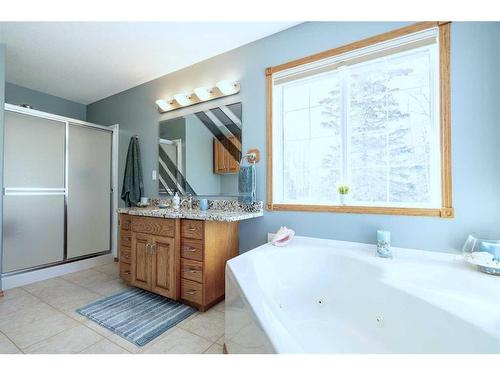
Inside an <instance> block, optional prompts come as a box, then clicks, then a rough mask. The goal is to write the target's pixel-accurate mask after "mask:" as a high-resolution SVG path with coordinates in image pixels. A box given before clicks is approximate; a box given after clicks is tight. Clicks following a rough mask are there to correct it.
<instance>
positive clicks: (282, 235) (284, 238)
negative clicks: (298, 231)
mask: <svg viewBox="0 0 500 375" xmlns="http://www.w3.org/2000/svg"><path fill="white" fill-rule="evenodd" d="M293 236H295V231H293V230H292V229H288V228H287V227H281V228H280V229H279V230H278V231H277V232H276V234H275V235H274V237H273V239H272V241H271V243H272V244H273V245H274V246H285V245H286V244H287V243H289V242H290V241H291V240H292V238H293Z"/></svg>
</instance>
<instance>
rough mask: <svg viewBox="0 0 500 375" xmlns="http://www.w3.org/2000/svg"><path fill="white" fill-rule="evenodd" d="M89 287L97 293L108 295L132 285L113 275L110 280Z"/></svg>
mask: <svg viewBox="0 0 500 375" xmlns="http://www.w3.org/2000/svg"><path fill="white" fill-rule="evenodd" d="M88 288H89V289H90V290H92V291H93V292H95V293H99V294H100V295H101V296H105V297H108V296H110V295H112V294H115V293H119V292H122V291H124V290H125V289H128V288H130V286H129V285H127V284H125V283H124V282H123V281H122V280H120V279H116V278H114V277H112V278H111V279H110V280H107V281H104V282H101V283H96V284H95V285H90V286H88Z"/></svg>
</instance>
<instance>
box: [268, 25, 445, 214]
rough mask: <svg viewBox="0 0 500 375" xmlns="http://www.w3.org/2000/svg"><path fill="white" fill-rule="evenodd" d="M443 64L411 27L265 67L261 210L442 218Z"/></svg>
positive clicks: (438, 29)
mask: <svg viewBox="0 0 500 375" xmlns="http://www.w3.org/2000/svg"><path fill="white" fill-rule="evenodd" d="M356 47H358V48H356ZM447 51H448V53H443V52H447ZM448 66H449V24H448V23H446V24H442V25H440V24H438V23H419V24H415V25H413V26H410V27H407V28H403V29H400V30H396V31H393V32H390V33H387V34H383V35H380V36H377V37H374V38H370V39H368V40H365V41H361V42H357V43H354V44H353V45H349V46H345V47H340V48H339V49H335V50H331V51H327V52H325V53H322V54H319V55H318V56H312V57H309V58H305V59H302V60H298V61H295V62H291V63H288V64H283V65H282V66H278V67H273V68H269V69H268V70H267V75H268V122H269V124H268V130H269V137H270V139H269V141H268V146H269V147H268V148H269V157H268V168H269V171H268V183H269V186H268V200H269V202H268V208H269V209H277V210H279V209H285V210H286V209H289V210H319V211H320V210H325V211H343V212H370V213H386V214H387V213H394V214H407V215H433V216H443V217H452V216H453V210H452V208H451V170H450V165H449V164H450V158H449V116H448V114H449V92H447V89H448V90H449V71H448ZM340 185H347V186H349V188H350V192H349V201H348V203H347V205H346V206H344V205H342V206H341V205H340V203H339V194H338V192H337V189H338V187H339V186H340Z"/></svg>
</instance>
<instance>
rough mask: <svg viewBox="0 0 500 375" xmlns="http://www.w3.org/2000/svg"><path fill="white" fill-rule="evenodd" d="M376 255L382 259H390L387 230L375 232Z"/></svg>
mask: <svg viewBox="0 0 500 375" xmlns="http://www.w3.org/2000/svg"><path fill="white" fill-rule="evenodd" d="M377 255H378V256H379V257H382V258H392V252H391V232H389V231H387V230H378V231H377Z"/></svg>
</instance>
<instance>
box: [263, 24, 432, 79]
mask: <svg viewBox="0 0 500 375" xmlns="http://www.w3.org/2000/svg"><path fill="white" fill-rule="evenodd" d="M439 25H440V22H438V21H426V22H417V23H414V24H413V25H409V26H405V27H402V28H400V29H396V30H392V31H388V32H386V33H383V34H379V35H375V36H372V37H370V38H366V39H362V40H358V41H357V42H353V43H349V44H346V45H344V46H340V47H336V48H332V49H329V50H327V51H323V52H319V53H316V54H314V55H310V56H306V57H302V58H300V59H297V60H293V61H289V62H287V63H284V64H280V65H276V66H272V67H269V68H267V69H266V76H270V75H272V74H274V73H276V72H280V71H282V70H286V69H290V68H295V67H297V66H300V65H304V64H309V63H312V62H315V61H318V60H322V59H326V58H328V57H332V56H336V55H340V54H342V53H346V52H350V51H353V50H355V49H359V48H363V47H368V46H371V45H373V44H377V43H381V42H385V41H387V40H390V39H394V38H398V37H401V36H404V35H408V34H413V33H416V32H418V31H422V30H426V29H430V28H432V27H436V26H439Z"/></svg>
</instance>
